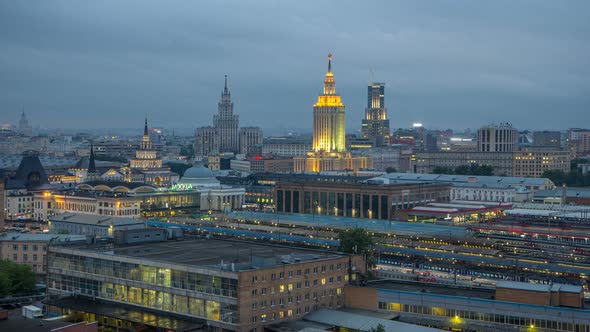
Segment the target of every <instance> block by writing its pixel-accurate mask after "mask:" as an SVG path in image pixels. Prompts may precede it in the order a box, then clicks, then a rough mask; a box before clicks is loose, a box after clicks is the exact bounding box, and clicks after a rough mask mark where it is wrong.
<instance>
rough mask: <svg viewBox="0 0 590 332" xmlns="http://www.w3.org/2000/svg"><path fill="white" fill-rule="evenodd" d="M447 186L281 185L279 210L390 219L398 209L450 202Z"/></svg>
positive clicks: (297, 183)
mask: <svg viewBox="0 0 590 332" xmlns="http://www.w3.org/2000/svg"><path fill="white" fill-rule="evenodd" d="M449 195H450V185H448V184H446V183H423V182H417V183H404V184H377V183H331V182H327V181H315V182H313V181H305V182H297V181H291V182H280V183H277V185H276V188H275V197H274V201H275V202H276V211H277V212H281V213H306V214H318V215H334V216H345V217H359V218H369V219H384V220H390V219H392V218H393V217H394V215H395V214H396V212H397V211H398V210H402V209H407V208H410V207H413V206H415V205H420V204H425V203H429V202H435V201H436V202H448V201H449Z"/></svg>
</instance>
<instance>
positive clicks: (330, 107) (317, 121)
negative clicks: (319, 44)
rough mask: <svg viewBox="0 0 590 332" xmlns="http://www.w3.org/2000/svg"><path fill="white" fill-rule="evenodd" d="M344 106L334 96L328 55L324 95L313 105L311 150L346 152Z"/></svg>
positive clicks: (332, 75)
mask: <svg viewBox="0 0 590 332" xmlns="http://www.w3.org/2000/svg"><path fill="white" fill-rule="evenodd" d="M344 109H345V108H344V104H343V103H342V101H341V100H340V96H339V95H337V94H336V82H335V81H334V74H333V73H332V55H331V54H329V55H328V72H327V73H326V78H325V79H324V93H323V94H321V95H319V96H318V102H317V103H316V104H315V105H313V150H314V151H316V152H319V151H324V152H344V151H346V143H345V137H346V127H345V112H344Z"/></svg>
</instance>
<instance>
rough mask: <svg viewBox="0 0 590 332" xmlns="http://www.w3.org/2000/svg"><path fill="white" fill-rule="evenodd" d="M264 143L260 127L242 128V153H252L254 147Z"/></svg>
mask: <svg viewBox="0 0 590 332" xmlns="http://www.w3.org/2000/svg"><path fill="white" fill-rule="evenodd" d="M261 144H262V130H261V129H260V128H259V127H243V128H240V153H241V154H245V155H247V154H251V153H252V150H253V149H252V147H253V146H256V145H261Z"/></svg>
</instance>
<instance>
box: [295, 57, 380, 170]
mask: <svg viewBox="0 0 590 332" xmlns="http://www.w3.org/2000/svg"><path fill="white" fill-rule="evenodd" d="M345 139H346V119H345V108H344V104H343V103H342V101H341V100H340V96H339V95H337V94H336V82H335V81H334V73H332V55H331V54H328V72H327V73H326V78H325V79H324V93H323V94H321V95H319V96H318V101H317V103H315V104H314V105H313V151H310V152H309V153H308V154H307V156H301V157H295V158H293V164H294V171H295V172H322V171H336V170H351V171H354V172H357V171H359V170H360V169H367V168H372V167H373V160H372V159H370V158H367V157H363V156H358V157H357V156H355V157H353V156H352V155H351V154H350V152H347V151H346V140H345Z"/></svg>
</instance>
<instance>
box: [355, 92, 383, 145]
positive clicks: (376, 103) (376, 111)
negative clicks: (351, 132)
mask: <svg viewBox="0 0 590 332" xmlns="http://www.w3.org/2000/svg"><path fill="white" fill-rule="evenodd" d="M361 132H362V135H363V138H368V139H371V140H373V141H374V142H375V146H385V145H389V136H390V132H389V120H388V119H387V108H385V83H370V84H369V86H368V89H367V108H366V109H365V118H364V119H363V121H362V128H361Z"/></svg>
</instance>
